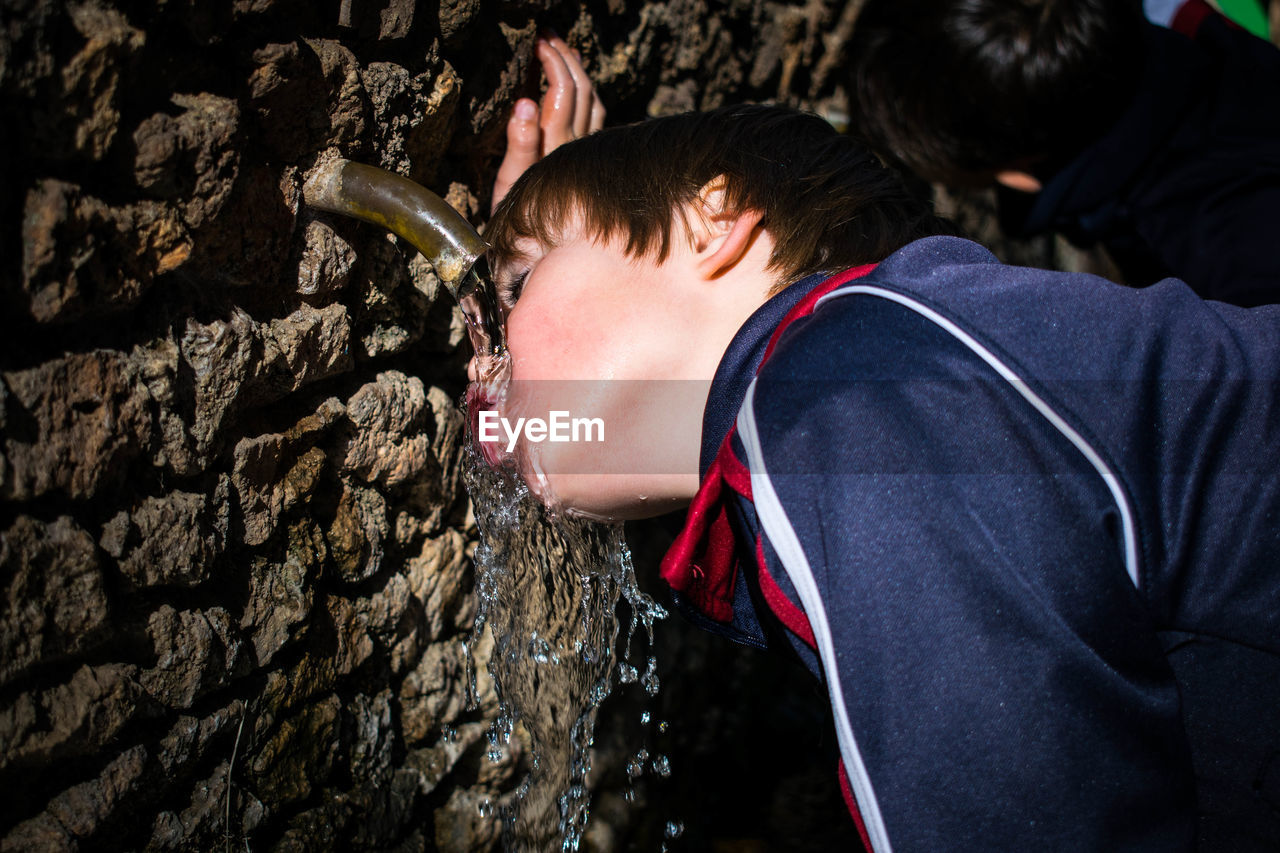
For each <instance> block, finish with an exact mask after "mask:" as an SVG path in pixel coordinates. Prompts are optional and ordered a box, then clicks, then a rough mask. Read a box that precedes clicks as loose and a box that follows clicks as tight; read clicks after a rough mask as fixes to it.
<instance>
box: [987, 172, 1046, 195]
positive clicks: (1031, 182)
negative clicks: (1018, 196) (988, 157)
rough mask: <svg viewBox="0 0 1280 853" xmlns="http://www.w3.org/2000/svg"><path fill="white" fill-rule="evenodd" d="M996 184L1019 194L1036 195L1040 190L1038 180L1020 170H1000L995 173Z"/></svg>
mask: <svg viewBox="0 0 1280 853" xmlns="http://www.w3.org/2000/svg"><path fill="white" fill-rule="evenodd" d="M996 183H997V184H1003V185H1004V186H1006V187H1008V188H1009V189H1011V190H1016V191H1017V192H1020V193H1038V192H1040V189H1041V185H1040V179H1039V178H1037V177H1036V176H1035V175H1033V174H1031V173H1030V172H1024V171H1021V170H1020V169H1001V170H1000V171H998V172H996Z"/></svg>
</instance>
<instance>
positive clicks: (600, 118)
mask: <svg viewBox="0 0 1280 853" xmlns="http://www.w3.org/2000/svg"><path fill="white" fill-rule="evenodd" d="M603 127H604V104H603V103H602V102H601V101H600V96H599V95H597V94H596V92H595V90H594V89H592V90H591V121H590V122H588V123H587V133H595V132H596V131H597V130H600V129H601V128H603Z"/></svg>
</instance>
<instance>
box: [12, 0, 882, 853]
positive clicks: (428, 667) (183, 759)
mask: <svg viewBox="0 0 1280 853" xmlns="http://www.w3.org/2000/svg"><path fill="white" fill-rule="evenodd" d="M856 5H857V4H856V2H851V3H848V4H844V3H840V2H837V0H807V2H795V3H783V2H772V0H723V2H707V0H665V2H647V3H644V4H632V3H624V2H622V0H592V2H587V3H584V4H583V5H575V4H573V3H570V2H558V0H531V1H530V2H516V3H496V2H489V0H440V2H416V0H332V2H323V3H315V2H309V0H231V2H222V3H211V2H208V3H207V2H203V0H82V1H77V0H73V1H72V2H65V1H64V0H6V2H5V3H4V4H3V8H2V9H0V116H3V122H4V127H3V128H2V129H0V157H2V159H3V163H4V169H3V172H2V173H0V277H2V278H0V284H2V286H0V293H2V294H3V296H2V299H3V303H2V305H0V309H2V310H0V354H2V357H3V360H2V361H0V444H2V445H3V456H2V458H0V531H2V532H0V537H2V538H0V590H3V595H2V596H0V790H3V791H4V792H5V794H4V796H3V798H2V800H0V839H3V840H0V850H4V851H19V850H22V851H26V850H73V849H92V850H114V849H146V850H213V849H228V850H230V849H249V848H252V849H282V850H294V849H298V850H304V849H307V850H322V849H387V850H390V849H397V850H420V849H440V850H446V851H455V850H456V851H464V850H480V849H489V848H491V847H492V846H493V845H494V844H495V839H496V838H497V832H498V827H497V826H495V825H494V822H493V821H492V820H491V819H485V818H483V817H481V815H480V809H479V804H480V803H481V802H482V801H483V800H484V799H485V798H487V797H489V796H493V795H494V794H496V793H498V792H501V791H504V790H509V789H510V787H511V786H512V785H513V784H514V781H515V776H516V762H517V759H518V754H515V753H513V757H512V758H511V759H510V760H508V761H506V762H504V763H499V764H492V763H490V762H488V761H487V760H485V759H484V758H483V753H484V748H483V742H482V740H483V738H482V735H483V732H484V731H485V729H486V727H487V725H488V721H489V720H490V719H491V718H492V716H493V714H494V712H495V711H494V702H493V697H492V695H491V694H490V693H485V692H484V691H483V690H482V693H484V695H483V696H482V699H483V701H482V705H481V708H480V709H479V710H478V711H475V712H468V711H467V710H466V709H465V696H464V693H465V691H464V678H463V671H464V669H463V653H462V648H461V643H462V640H463V638H464V637H465V631H466V629H467V627H468V625H469V623H470V620H471V618H472V614H473V612H474V604H473V602H472V600H471V598H470V590H471V583H472V573H471V571H472V570H471V566H470V563H469V554H470V552H471V549H472V548H473V546H474V536H475V530H474V526H473V524H472V523H471V522H470V520H469V513H468V504H467V499H466V496H465V495H464V494H463V493H462V490H461V487H460V483H459V467H458V466H459V453H460V450H459V447H460V445H459V442H460V435H461V429H462V425H461V422H460V418H459V414H458V411H457V409H456V407H455V401H456V400H457V398H458V396H459V394H460V392H461V390H462V376H463V373H462V368H463V364H464V361H465V358H466V353H465V351H464V346H465V345H463V344H462V343H461V341H462V330H461V325H460V323H459V318H458V317H457V315H456V314H455V312H454V309H453V306H452V305H451V304H450V303H449V300H448V297H447V296H443V297H442V296H441V293H440V288H439V287H438V282H437V280H436V278H435V275H434V273H433V271H432V269H431V267H430V265H429V264H428V263H427V262H426V261H425V260H424V259H422V258H421V257H419V256H418V255H416V254H415V253H414V252H413V251H412V250H411V249H409V248H408V247H406V246H404V245H402V244H400V243H398V242H397V241H396V240H394V239H393V238H389V237H387V236H386V235H384V234H381V233H378V232H377V231H376V230H375V229H372V228H370V227H368V226H364V225H360V224H357V223H354V222H348V221H341V220H338V219H335V218H333V217H329V216H318V215H315V214H314V213H312V212H311V211H309V210H307V209H306V208H305V207H303V206H302V204H301V186H302V182H303V180H304V178H305V177H306V175H307V173H308V170H309V169H310V168H311V167H312V165H313V164H314V163H315V162H316V161H317V159H318V158H319V157H322V156H326V155H328V154H330V153H332V152H334V151H336V152H339V153H340V154H341V155H343V156H346V157H349V158H351V159H355V160H360V161H364V162H370V163H374V164H377V165H381V166H384V167H386V168H389V169H393V170H396V171H398V172H401V173H403V174H406V175H408V176H410V177H412V178H413V179H415V180H417V181H419V182H422V183H424V184H426V185H427V186H429V187H432V188H434V189H435V190H436V191H438V192H440V193H441V194H442V195H446V196H447V198H449V200H450V201H451V202H452V203H454V205H455V206H456V207H458V208H459V209H460V210H462V211H463V212H464V213H466V214H467V215H468V216H470V217H471V218H472V219H473V221H478V220H479V219H481V218H482V217H481V216H480V211H481V210H483V209H485V208H487V193H488V187H489V185H490V183H491V179H492V174H493V172H494V170H495V168H496V164H497V153H498V151H499V150H500V147H501V143H502V127H503V122H504V120H505V117H506V112H507V110H508V109H509V107H510V105H511V103H512V102H513V101H514V99H515V98H516V97H518V96H519V95H521V94H527V93H532V92H533V89H531V88H530V87H534V88H536V85H537V80H536V67H535V65H536V60H535V59H534V58H533V40H534V37H535V34H536V32H537V29H538V27H539V26H552V27H555V28H556V29H557V30H558V31H559V32H560V33H561V34H563V35H565V36H566V37H567V38H568V39H569V41H570V42H571V43H572V44H574V45H575V46H577V47H578V48H579V49H580V50H581V51H582V53H583V55H584V58H585V60H586V63H587V65H588V67H589V69H590V71H591V73H592V75H593V77H594V78H595V79H596V81H597V83H598V84H599V87H600V92H601V95H602V97H603V99H604V101H605V103H606V105H607V106H608V107H609V108H610V118H611V120H612V121H622V120H631V119H635V118H639V117H642V116H643V115H644V114H645V113H646V112H657V111H665V110H673V109H679V108H686V107H706V106H714V105H717V104H719V103H722V102H725V101H730V100H739V99H763V98H776V99H779V100H782V101H785V102H789V103H797V104H801V103H803V104H815V105H823V106H825V107H827V108H829V109H833V110H835V109H838V106H839V104H840V99H839V97H838V95H837V96H835V97H833V93H834V92H835V89H834V84H835V83H836V78H837V77H838V74H837V73H836V71H837V69H838V65H839V56H840V49H841V47H842V45H843V43H844V40H845V39H846V38H847V37H848V34H849V31H850V26H851V23H852V11H853V9H854V7H856ZM531 72H533V73H531ZM479 652H480V654H481V656H483V652H484V649H483V648H482V649H480V650H479ZM482 685H483V681H482ZM516 753H518V750H517V751H516ZM602 763H603V764H607V763H608V762H602ZM677 771H678V768H677ZM619 820H620V821H623V822H625V817H624V818H620V819H619ZM597 837H599V838H611V837H613V838H617V837H620V836H619V834H618V833H613V834H610V833H597ZM611 843H612V842H611ZM617 843H619V844H621V841H618V842H617ZM605 846H608V845H605Z"/></svg>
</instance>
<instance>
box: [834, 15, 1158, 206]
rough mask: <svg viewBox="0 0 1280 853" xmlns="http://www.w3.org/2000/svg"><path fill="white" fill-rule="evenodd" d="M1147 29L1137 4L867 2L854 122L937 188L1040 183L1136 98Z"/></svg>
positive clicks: (856, 48)
mask: <svg viewBox="0 0 1280 853" xmlns="http://www.w3.org/2000/svg"><path fill="white" fill-rule="evenodd" d="M1142 26H1143V18H1142V7H1141V4H1140V3H1139V2H1136V0H868V2H867V3H866V5H865V6H864V7H863V9H862V11H861V12H860V14H859V17H858V20H857V23H856V25H855V30H854V38H853V41H852V44H851V47H850V53H851V66H850V68H851V78H850V79H851V98H852V100H853V101H854V105H853V114H854V118H853V122H854V125H855V127H856V129H857V131H858V132H859V133H860V134H861V135H862V136H863V137H864V138H866V139H867V141H868V142H869V143H870V144H871V145H872V147H874V148H876V149H877V150H878V151H881V152H882V153H884V154H886V155H887V156H889V157H890V158H892V159H895V160H897V161H898V162H899V163H901V164H902V165H904V166H906V167H907V168H908V169H910V170H911V171H913V172H915V173H916V174H918V175H920V176H921V177H923V178H926V179H928V180H931V181H938V182H941V183H944V184H950V185H953V186H976V185H982V184H987V183H990V182H991V181H992V180H993V179H1001V180H1003V178H1004V177H1005V176H1006V175H1007V174H1008V173H1022V174H1024V175H1027V176H1030V177H1031V178H1033V179H1035V180H1036V181H1042V180H1043V178H1044V177H1047V176H1048V175H1050V174H1052V173H1053V171H1055V170H1056V169H1057V168H1059V167H1061V166H1062V165H1065V163H1066V162H1067V160H1068V159H1069V158H1070V157H1071V156H1073V155H1074V154H1075V153H1076V152H1078V151H1079V150H1081V149H1082V148H1084V147H1085V146H1086V145H1087V144H1088V143H1089V142H1090V141H1092V140H1093V139H1096V138H1097V137H1098V136H1100V135H1101V134H1102V133H1103V132H1104V131H1105V130H1106V129H1107V127H1108V126H1109V125H1110V124H1112V123H1113V122H1114V121H1115V120H1116V118H1118V117H1119V115H1120V113H1121V111H1122V110H1123V109H1124V107H1125V105H1126V104H1127V103H1128V102H1129V100H1130V99H1131V98H1132V96H1133V93H1134V90H1135V88H1136V86H1137V83H1138V78H1139V75H1140V73H1141V68H1142V63H1143V43H1144V42H1143V38H1142ZM1015 180H1016V178H1015ZM1004 182H1005V183H1009V181H1007V180H1005V181H1004ZM1013 186H1014V187H1015V188H1016V189H1034V188H1035V187H1034V185H1027V184H1026V183H1025V182H1024V183H1022V184H1021V185H1018V184H1013Z"/></svg>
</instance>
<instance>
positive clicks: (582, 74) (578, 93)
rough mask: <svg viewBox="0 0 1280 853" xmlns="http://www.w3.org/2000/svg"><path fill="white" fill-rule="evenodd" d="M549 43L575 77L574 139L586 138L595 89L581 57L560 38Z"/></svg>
mask: <svg viewBox="0 0 1280 853" xmlns="http://www.w3.org/2000/svg"><path fill="white" fill-rule="evenodd" d="M549 41H550V42H551V46H552V47H553V48H555V50H556V53H558V54H560V58H561V59H563V60H564V64H565V67H566V68H568V69H569V74H570V76H572V77H573V86H574V104H573V137H574V139H577V138H578V137H579V136H586V135H587V134H588V133H590V132H591V99H592V98H594V97H595V94H596V92H595V87H594V86H593V85H592V84H591V78H590V77H588V76H587V72H586V70H584V69H583V67H582V57H581V55H579V53H578V52H577V51H576V50H574V49H573V48H571V47H569V45H567V44H565V41H564V39H562V38H560V37H559V36H552V37H551V38H550V39H549Z"/></svg>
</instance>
